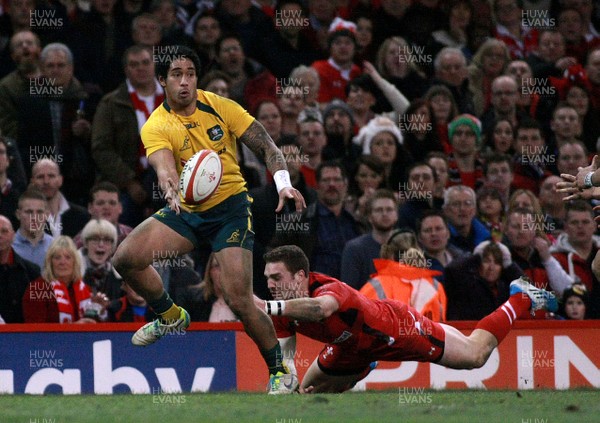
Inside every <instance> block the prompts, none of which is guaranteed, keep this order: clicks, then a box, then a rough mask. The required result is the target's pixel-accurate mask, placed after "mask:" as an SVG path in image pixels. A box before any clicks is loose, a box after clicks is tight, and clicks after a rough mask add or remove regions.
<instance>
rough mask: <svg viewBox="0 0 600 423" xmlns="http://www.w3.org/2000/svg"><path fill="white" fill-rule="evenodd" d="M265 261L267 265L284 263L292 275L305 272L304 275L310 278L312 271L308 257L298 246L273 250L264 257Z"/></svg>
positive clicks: (283, 246) (284, 246) (285, 246)
mask: <svg viewBox="0 0 600 423" xmlns="http://www.w3.org/2000/svg"><path fill="white" fill-rule="evenodd" d="M263 260H264V261H265V263H278V262H282V263H283V264H284V265H285V267H286V268H287V269H288V270H289V271H290V272H291V273H292V275H294V274H296V273H297V272H299V271H300V270H304V274H305V275H306V277H308V272H309V269H310V265H309V263H308V257H306V254H304V251H302V249H301V248H300V247H298V246H297V245H282V246H281V247H277V248H273V249H272V250H271V251H269V252H267V253H265V254H264V255H263Z"/></svg>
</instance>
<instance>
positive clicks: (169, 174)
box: [148, 148, 181, 214]
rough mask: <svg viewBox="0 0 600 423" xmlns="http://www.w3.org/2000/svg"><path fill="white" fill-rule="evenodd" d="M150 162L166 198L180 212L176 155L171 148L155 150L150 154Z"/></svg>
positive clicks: (174, 209) (172, 208)
mask: <svg viewBox="0 0 600 423" xmlns="http://www.w3.org/2000/svg"><path fill="white" fill-rule="evenodd" d="M148 162H149V163H150V164H151V165H152V167H153V168H154V170H155V171H156V175H157V176H158V185H159V186H160V189H161V190H162V191H163V192H164V193H165V200H167V203H168V204H169V207H170V208H171V210H173V211H175V212H176V213H177V214H179V211H180V207H181V205H180V204H179V184H178V182H179V175H178V174H177V168H176V167H175V157H174V156H173V152H172V151H171V150H169V149H166V148H164V149H161V150H158V151H155V152H154V153H152V154H150V156H148Z"/></svg>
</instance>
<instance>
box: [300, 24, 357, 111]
mask: <svg viewBox="0 0 600 423" xmlns="http://www.w3.org/2000/svg"><path fill="white" fill-rule="evenodd" d="M355 32H356V25H355V24H354V23H352V22H347V21H344V20H342V19H339V18H336V19H334V21H333V22H332V23H331V26H330V27H329V36H328V38H327V44H328V48H329V58H328V59H327V60H317V61H315V62H313V64H312V67H314V68H315V69H316V70H317V72H318V73H319V77H320V79H321V86H320V88H319V103H327V102H329V101H331V100H333V99H334V98H339V99H342V100H345V99H346V92H345V90H346V85H347V84H348V81H350V80H352V79H354V78H356V77H357V76H358V75H360V74H361V70H360V68H359V67H358V66H357V65H356V64H354V62H353V60H354V53H355V51H356V37H355V35H354V34H355Z"/></svg>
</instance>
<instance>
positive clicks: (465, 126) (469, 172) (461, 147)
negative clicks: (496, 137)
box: [448, 114, 483, 189]
mask: <svg viewBox="0 0 600 423" xmlns="http://www.w3.org/2000/svg"><path fill="white" fill-rule="evenodd" d="M448 138H449V139H450V145H452V153H451V154H450V159H449V160H448V183H449V185H466V186H468V187H470V188H472V189H475V187H476V186H477V185H478V184H479V183H481V182H482V181H481V180H482V178H483V163H482V162H481V161H480V160H479V154H478V153H479V149H480V148H481V122H480V121H479V119H477V118H476V117H475V116H473V115H468V114H463V115H459V116H457V117H456V118H454V120H453V121H452V122H450V125H448Z"/></svg>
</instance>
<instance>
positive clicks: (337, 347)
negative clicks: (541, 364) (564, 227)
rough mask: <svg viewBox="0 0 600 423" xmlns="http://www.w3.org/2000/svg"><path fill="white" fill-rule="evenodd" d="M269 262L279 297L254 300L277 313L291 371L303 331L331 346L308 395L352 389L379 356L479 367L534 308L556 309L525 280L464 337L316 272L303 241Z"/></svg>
mask: <svg viewBox="0 0 600 423" xmlns="http://www.w3.org/2000/svg"><path fill="white" fill-rule="evenodd" d="M264 259H265V263H266V266H265V276H266V277H267V284H268V286H269V289H270V290H271V292H272V294H273V298H275V300H274V301H263V300H260V299H259V298H256V297H255V303H256V305H257V306H258V307H261V308H263V309H264V310H265V311H266V312H267V314H270V315H271V316H272V317H271V318H272V319H273V323H274V326H275V330H276V332H277V337H278V338H279V341H280V343H281V348H282V352H283V356H284V361H285V362H286V364H288V367H290V370H291V371H292V372H293V373H295V367H294V365H293V361H294V360H293V357H294V354H295V349H296V337H295V334H296V333H301V334H303V335H305V336H308V337H309V338H312V339H315V340H317V341H321V342H324V343H325V346H324V347H323V350H322V351H321V352H320V353H319V355H318V357H317V358H316V359H315V360H314V362H313V363H312V364H311V366H310V367H309V369H308V371H307V372H306V375H305V376H304V380H302V383H301V384H300V392H301V393H313V392H343V391H345V390H348V389H351V388H352V387H353V386H354V385H355V384H356V382H358V381H359V380H361V379H363V378H364V377H366V376H367V375H368V374H369V372H370V371H371V370H372V369H373V368H374V364H375V362H376V361H377V360H383V361H426V362H433V363H437V364H440V365H442V366H446V367H450V368H454V369H473V368H478V367H481V366H483V365H484V364H485V363H486V361H487V360H488V358H489V356H490V354H491V353H492V351H493V350H494V348H496V346H498V344H499V343H500V342H502V340H503V339H504V337H505V336H506V335H507V334H508V332H509V331H510V328H511V326H512V324H513V322H514V321H515V320H516V319H519V318H521V317H524V316H526V314H527V313H531V312H534V311H535V310H539V309H547V310H549V311H555V310H556V308H557V301H556V297H555V296H554V295H553V294H552V293H550V292H547V291H545V290H542V289H538V288H535V287H534V286H533V285H531V284H529V283H528V282H527V281H526V280H524V279H522V278H520V279H517V280H515V281H513V282H512V283H511V285H510V294H511V295H510V298H509V299H508V301H507V302H505V303H504V304H503V305H502V306H500V307H499V308H498V309H497V310H496V311H494V312H493V313H492V314H490V315H488V316H486V317H485V318H483V319H482V320H481V321H479V323H478V324H477V327H476V328H475V330H474V331H473V332H472V333H471V335H469V336H465V335H463V334H462V333H461V332H460V331H458V330H457V329H456V328H454V327H452V326H448V325H446V324H443V323H436V322H433V321H431V320H429V319H428V318H426V317H424V316H422V315H421V314H420V313H419V312H417V311H416V310H415V309H414V308H412V307H410V306H408V305H406V304H404V303H402V302H399V301H395V300H371V299H368V298H366V297H364V296H363V295H362V294H360V293H359V292H358V291H356V290H355V289H354V288H351V287H350V286H348V285H346V284H345V283H343V282H340V281H339V280H337V279H334V278H331V277H329V276H327V275H323V274H320V273H315V272H309V263H308V259H307V257H306V255H305V254H304V253H303V252H302V250H301V249H300V248H299V247H297V246H293V245H285V246H282V247H278V248H275V249H273V250H272V251H270V252H268V253H267V254H265V255H264Z"/></svg>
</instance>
